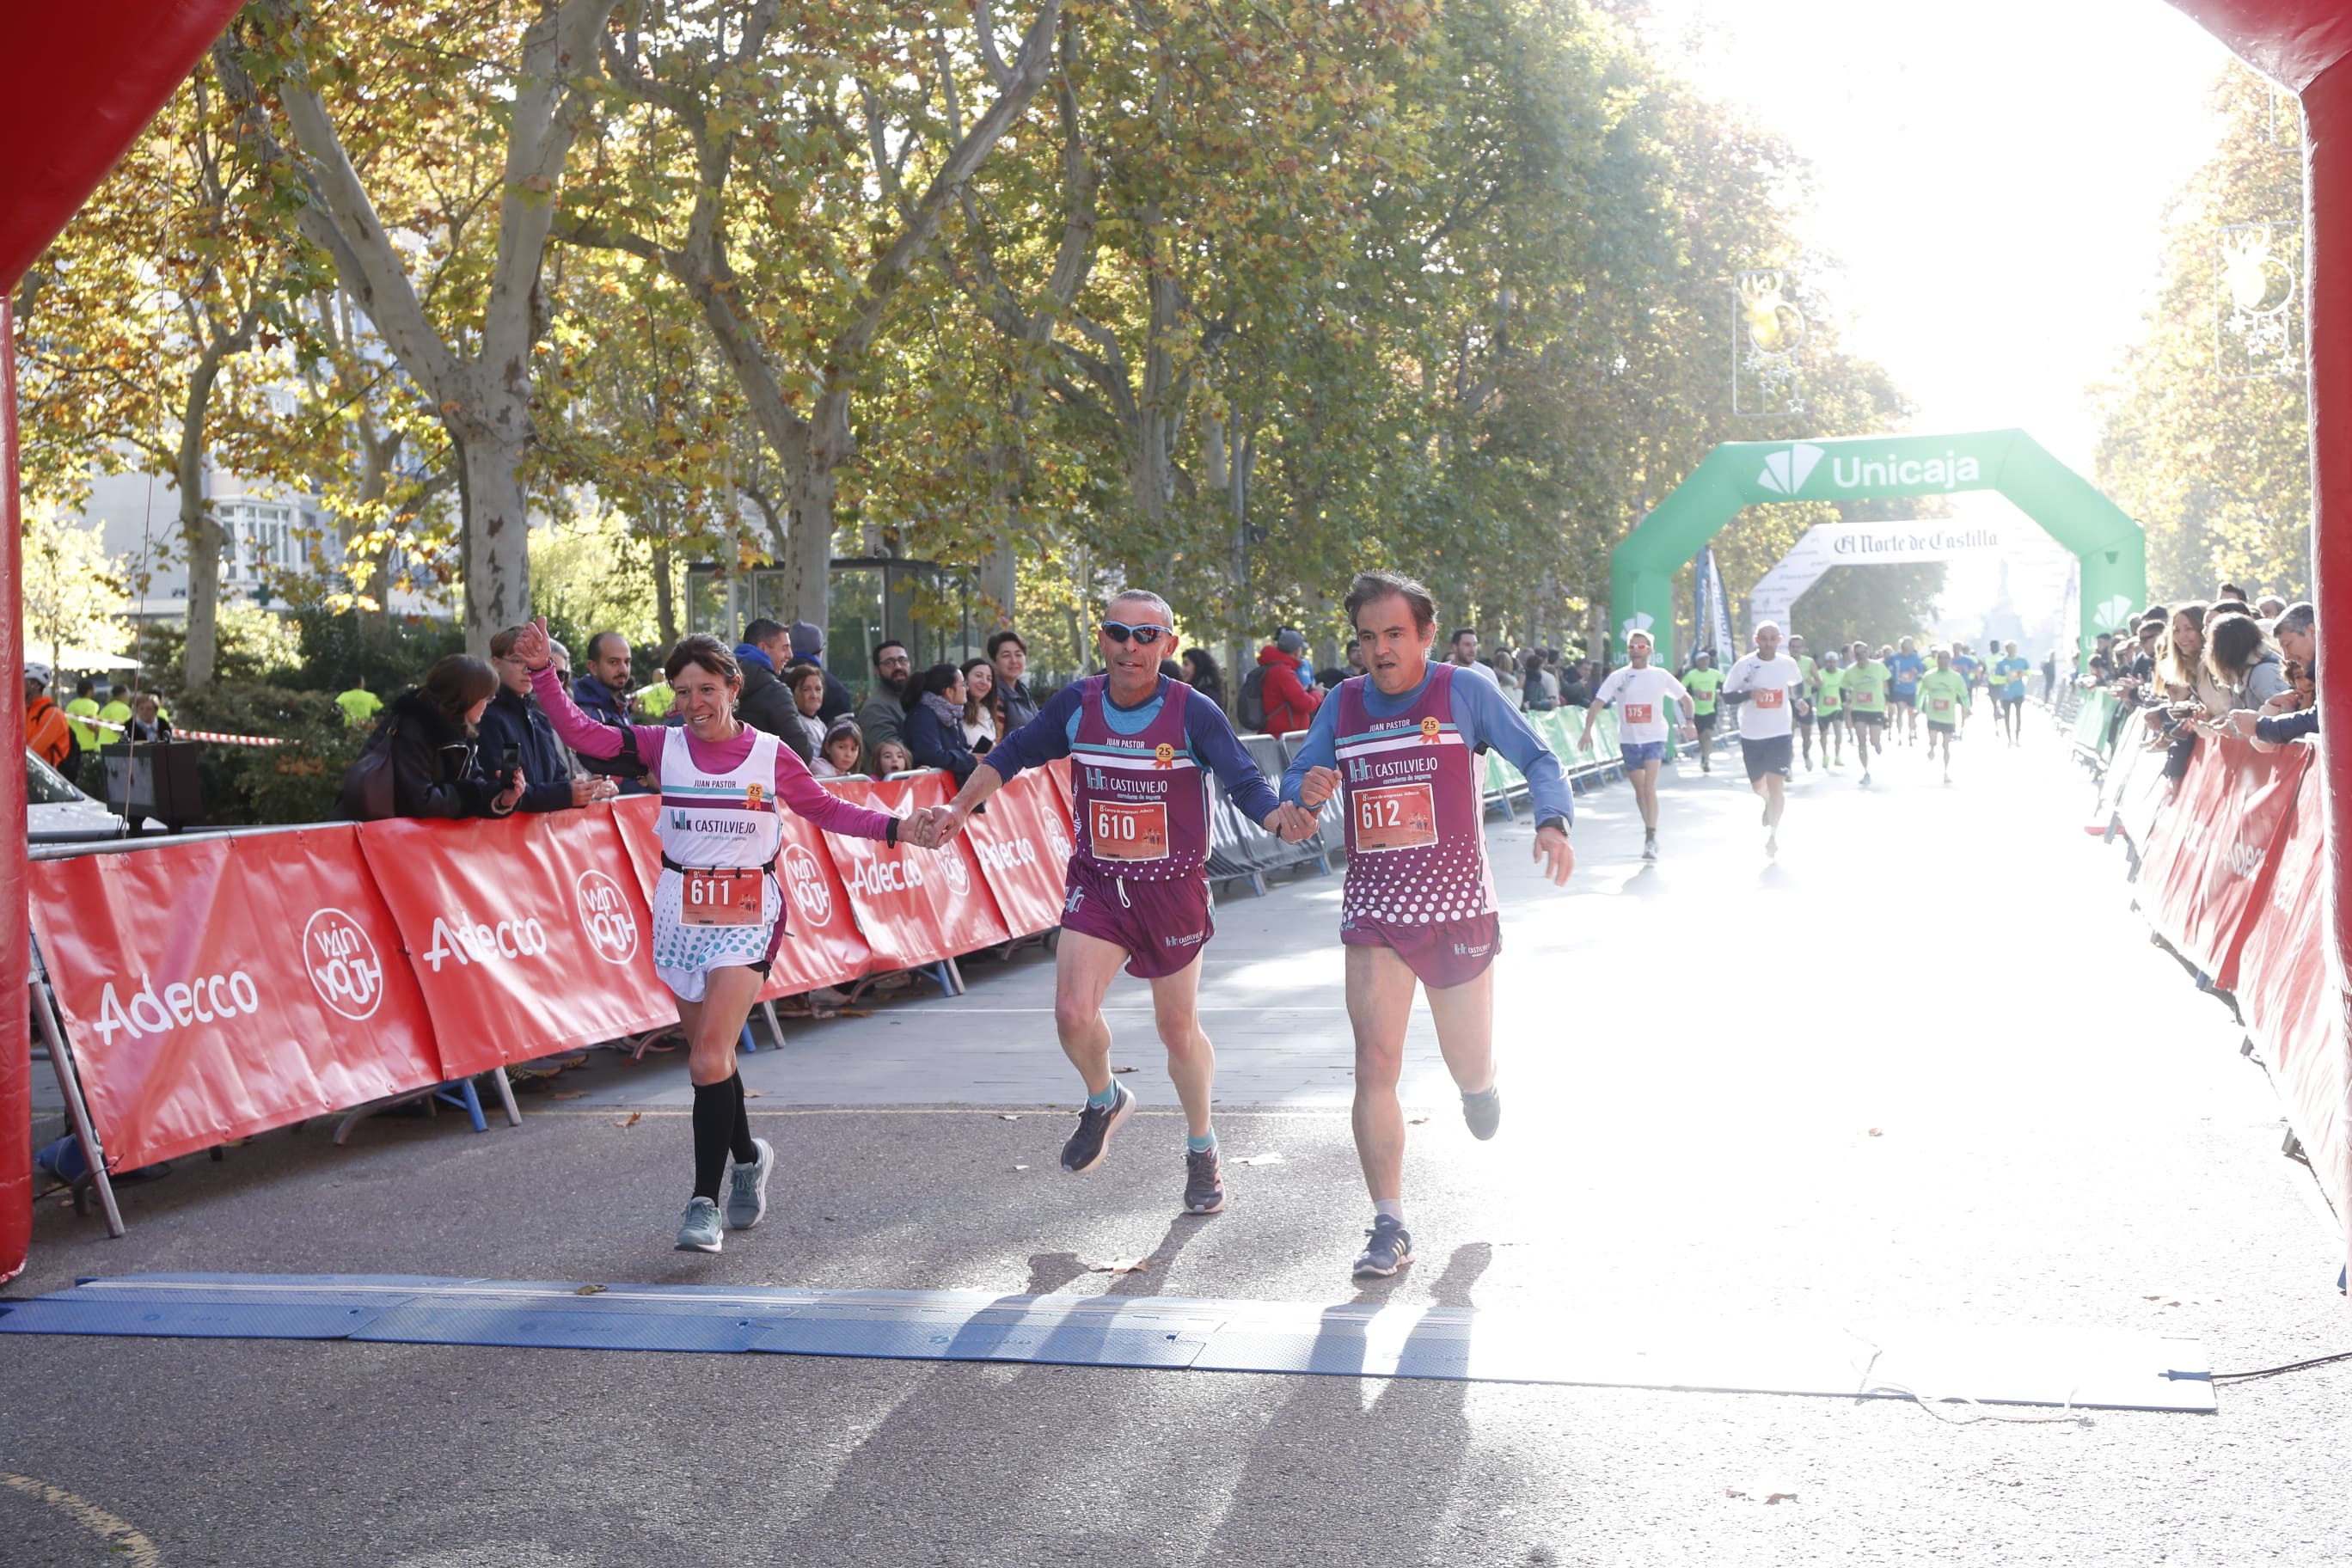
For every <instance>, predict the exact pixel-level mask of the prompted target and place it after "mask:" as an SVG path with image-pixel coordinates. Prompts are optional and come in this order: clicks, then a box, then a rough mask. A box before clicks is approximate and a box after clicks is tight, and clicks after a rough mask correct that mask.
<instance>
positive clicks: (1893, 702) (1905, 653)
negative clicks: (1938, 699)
mask: <svg viewBox="0 0 2352 1568" xmlns="http://www.w3.org/2000/svg"><path fill="white" fill-rule="evenodd" d="M1925 674H1927V660H1926V659H1924V658H1920V657H1919V654H1918V650H1917V648H1916V647H1914V646H1913V644H1912V641H1911V639H1910V638H1909V637H1905V638H1904V639H1903V644H1902V646H1901V647H1898V648H1896V649H1895V655H1894V657H1893V658H1889V659H1888V660H1887V661H1886V700H1887V702H1888V704H1889V710H1890V712H1891V713H1892V714H1893V722H1894V726H1895V729H1896V730H1897V731H1900V732H1901V735H1902V740H1903V743H1904V744H1905V745H1906V746H1916V745H1917V744H1918V743H1919V678H1920V677H1921V676H1923V675H1925Z"/></svg>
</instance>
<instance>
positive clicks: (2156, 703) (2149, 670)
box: [2042, 583, 2319, 779]
mask: <svg viewBox="0 0 2352 1568" xmlns="http://www.w3.org/2000/svg"><path fill="white" fill-rule="evenodd" d="M2317 631H2318V626H2317V618H2316V616H2315V614H2314V612H2313V609H2312V606H2311V605H2310V604H2308V603H2307V602H2305V603H2296V604H2292V605H2290V604H2288V603H2287V602H2286V601H2285V600H2284V599H2282V598H2279V597H2278V596H2277V595H2264V596H2263V597H2261V598H2252V597H2250V596H2249V595H2248V594H2247V593H2246V591H2245V590H2244V589H2243V588H2242V587H2240V586H2239V585H2238V584H2234V583H2223V584H2220V585H2219V586H2218V587H2217V588H2216V589H2215V590H2214V594H2213V596H2212V597H2211V598H2210V599H2192V600H2190V601H2189V602H2188V603H2187V604H2182V605H2148V606H2147V608H2145V609H2143V610H2141V611H2140V612H2139V613H2138V614H2137V615H2136V616H2133V617H2132V618H2131V620H2130V621H2129V622H2127V623H2126V625H2123V626H2117V627H2116V628H2115V629H2114V630H2112V631H2107V632H2102V633H2100V634H2099V636H2098V637H2097V638H2096V641H2095V647H2094V649H2093V651H2092V653H2091V656H2090V658H2088V659H2087V660H2084V661H2079V662H2080V668H2078V670H2077V672H2076V675H2075V679H2076V681H2077V683H2078V684H2079V685H2081V686H2082V687H2083V688H2084V689H2088V690H2096V691H2104V692H2105V693H2107V694H2108V695H2109V696H2110V697H2112V698H2113V699H2114V700H2115V710H2114V713H2113V716H2112V717H2111V719H2110V721H2109V722H2110V724H2111V725H2112V726H2113V728H2112V729H2111V730H2110V731H2109V733H2108V738H2109V739H2110V740H2113V741H2116V742H2121V740H2122V739H2123V738H2124V736H2125V735H2126V733H2127V732H2133V731H2131V730H2130V727H2131V726H2133V725H2135V724H2136V725H2137V726H2138V729H2137V731H2136V735H2137V740H2138V742H2139V743H2140V744H2143V745H2145V746H2147V747H2148V748H2149V749H2150V750H2160V751H2162V752H2164V753H2165V763H2164V771H2165V773H2166V774H2167V776H2168V777H2171V778H2174V779H2178V778H2179V777H2181V776H2182V775H2183V774H2184V773H2187V772H2188V769H2189V758H2190V757H2191V756H2192V755H2194V754H2195V752H2196V749H2197V745H2198V742H2200V739H2202V738H2204V737H2209V736H2218V735H2224V734H2234V735H2238V736H2241V737H2242V738H2244V739H2245V740H2248V741H2250V742H2252V743H2253V744H2254V746H2255V747H2256V748H2257V749H2258V750H2264V751H2267V750H2271V749H2273V748H2276V747H2279V746H2283V745H2288V744H2292V743H2294V742H2297V741H2301V740H2304V739H2306V738H2307V737H2310V736H2312V735H2315V734H2316V733H2317V732H2318V730H2319V710H2318V706H2317V701H2316V698H2315V691H2314V682H2315V679H2316V675H2317V671H2318V667H2319V647H2318V636H2317ZM2055 669H2056V667H2055V663H2054V660H2053V662H2051V663H2050V664H2047V665H2045V666H2044V668H2043V672H2042V676H2043V689H2044V691H2045V692H2047V691H2048V690H2049V689H2051V687H2052V686H2053V684H2054V679H2055Z"/></svg>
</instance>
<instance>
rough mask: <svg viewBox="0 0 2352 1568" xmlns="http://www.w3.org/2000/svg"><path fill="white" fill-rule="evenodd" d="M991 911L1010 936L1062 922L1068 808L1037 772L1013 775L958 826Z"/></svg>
mask: <svg viewBox="0 0 2352 1568" xmlns="http://www.w3.org/2000/svg"><path fill="white" fill-rule="evenodd" d="M964 837H966V838H968V839H970V840H971V847H972V853H973V854H974V856H975V857H976V858H978V859H979V861H980V873H981V875H982V877H984V878H986V879H987V880H988V890H989V891H990V892H992V893H993V894H995V895H996V908H997V911H998V912H999V913H1000V914H1002V915H1003V917H1004V923H1005V925H1006V927H1007V928H1008V929H1009V930H1010V931H1012V933H1013V935H1014V936H1034V935H1035V934H1036V933H1037V932H1039V931H1051V930H1053V929H1054V928H1055V926H1057V925H1059V924H1061V923H1062V896H1063V884H1064V874H1065V872H1066V870H1067V868H1068V867H1069V864H1070V805H1069V802H1068V800H1067V799H1066V798H1065V797H1064V795H1063V794H1062V790H1061V786H1060V785H1059V784H1056V783H1055V781H1054V779H1053V777H1052V775H1051V774H1050V773H1048V772H1047V771H1046V770H1045V769H1043V768H1031V769H1029V770H1027V771H1026V772H1024V773H1018V774H1015V775H1014V776H1013V781H1012V782H1011V783H1010V784H1006V785H1005V786H1004V787H1003V789H1001V790H998V791H997V792H996V794H995V795H993V796H992V797H991V798H990V800H989V803H988V809H987V810H985V811H983V812H982V813H981V814H980V815H978V816H974V817H973V818H972V819H971V822H969V823H968V824H966V825H965V826H964Z"/></svg>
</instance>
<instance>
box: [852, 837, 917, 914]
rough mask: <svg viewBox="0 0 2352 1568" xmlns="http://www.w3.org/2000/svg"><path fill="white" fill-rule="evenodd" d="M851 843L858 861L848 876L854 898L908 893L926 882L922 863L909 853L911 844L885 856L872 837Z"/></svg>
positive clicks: (853, 854)
mask: <svg viewBox="0 0 2352 1568" xmlns="http://www.w3.org/2000/svg"><path fill="white" fill-rule="evenodd" d="M849 845H850V854H851V855H852V856H853V857H855V858H856V865H855V866H853V867H852V868H850V872H849V878H848V881H849V891H850V893H851V895H852V896H853V897H856V898H864V899H876V898H880V897H882V896H883V895H884V894H886V893H904V892H909V891H911V890H913V889H917V888H920V887H921V886H922V885H923V863H922V862H921V861H919V860H918V859H915V858H913V857H912V856H910V855H908V848H909V847H910V846H902V847H899V848H898V849H895V850H893V851H892V852H891V853H890V855H889V857H888V858H884V857H883V856H881V855H880V854H879V853H877V850H876V848H875V840H873V839H871V838H853V839H851V840H850V841H849Z"/></svg>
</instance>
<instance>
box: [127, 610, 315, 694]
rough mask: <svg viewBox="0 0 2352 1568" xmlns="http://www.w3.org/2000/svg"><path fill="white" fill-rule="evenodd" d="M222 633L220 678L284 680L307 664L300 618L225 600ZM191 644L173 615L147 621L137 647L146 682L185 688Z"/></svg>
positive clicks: (216, 674) (174, 690) (170, 689)
mask: <svg viewBox="0 0 2352 1568" xmlns="http://www.w3.org/2000/svg"><path fill="white" fill-rule="evenodd" d="M219 637H220V646H219V652H218V654H217V655H216V657H215V662H214V665H213V679H215V680H224V681H232V682H243V683H245V684H247V685H253V684H257V683H262V682H268V681H274V680H284V679H288V678H289V677H290V676H292V675H293V674H294V673H295V672H296V671H297V670H299V668H301V664H302V644H301V639H300V637H299V635H298V633H297V631H296V628H295V626H294V624H293V623H292V622H290V621H289V620H288V619H287V617H285V616H280V615H277V614H274V613H272V612H271V611H268V610H260V609H254V608H252V607H250V606H247V605H223V606H222V607H221V612H220V620H219ZM187 646H188V634H187V628H186V627H184V626H179V625H176V624H174V623H172V622H169V621H150V622H147V623H146V624H145V625H143V626H141V627H140V628H139V634H138V639H137V642H136V644H135V645H134V647H133V648H132V651H131V657H132V658H136V659H138V660H139V662H140V667H141V668H140V671H139V681H140V684H141V685H142V686H143V687H149V688H152V689H155V690H159V691H163V692H165V693H167V694H178V693H181V692H184V690H185V689H186V687H187V682H186V677H185V670H184V666H183V663H182V660H183V658H184V656H185V654H186V652H187Z"/></svg>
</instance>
